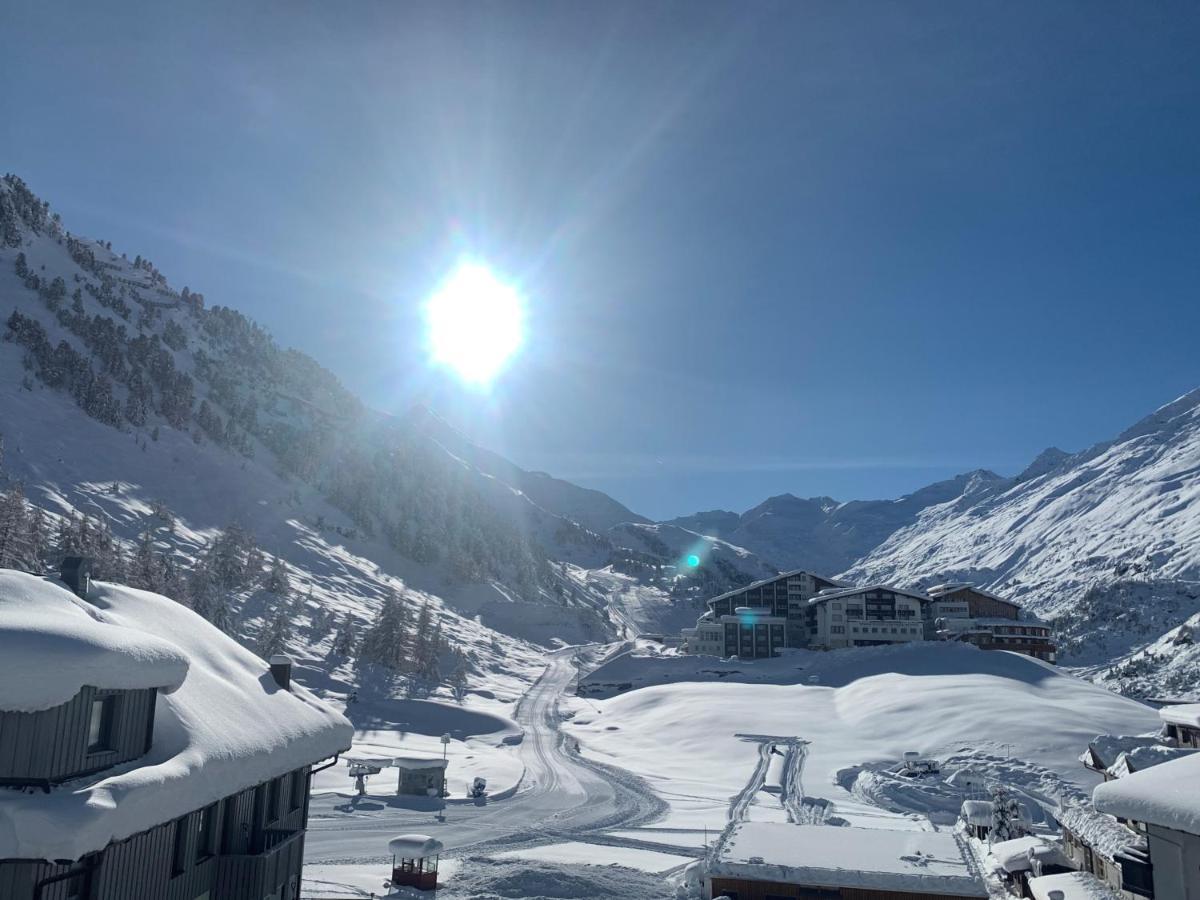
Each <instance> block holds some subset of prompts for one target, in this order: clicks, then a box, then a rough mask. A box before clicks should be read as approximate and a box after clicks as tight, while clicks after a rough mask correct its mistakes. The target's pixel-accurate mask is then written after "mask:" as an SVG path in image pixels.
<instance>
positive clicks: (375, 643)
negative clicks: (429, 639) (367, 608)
mask: <svg viewBox="0 0 1200 900" xmlns="http://www.w3.org/2000/svg"><path fill="white" fill-rule="evenodd" d="M407 650H408V635H407V633H406V629H405V627H404V609H403V605H402V604H401V602H400V600H399V598H398V597H397V596H396V595H395V593H394V592H393V593H392V595H391V596H389V597H388V598H387V599H385V600H384V601H383V605H382V606H381V607H380V608H379V615H378V616H377V617H376V619H375V623H374V624H373V625H372V626H371V628H370V629H369V630H368V631H367V633H366V634H364V635H363V639H362V643H361V644H360V645H359V648H358V659H359V661H360V662H369V663H378V664H379V665H381V666H386V667H387V668H389V669H395V670H400V669H403V668H405V665H404V664H405V660H406V657H407Z"/></svg>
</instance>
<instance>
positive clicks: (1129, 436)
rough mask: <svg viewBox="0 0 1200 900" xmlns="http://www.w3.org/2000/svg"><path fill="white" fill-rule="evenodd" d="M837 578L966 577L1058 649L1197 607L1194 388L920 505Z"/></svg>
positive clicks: (1094, 656) (1199, 494)
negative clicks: (991, 485) (1057, 633)
mask: <svg viewBox="0 0 1200 900" xmlns="http://www.w3.org/2000/svg"><path fill="white" fill-rule="evenodd" d="M842 577H843V578H848V579H853V580H874V579H883V580H889V581H895V582H897V583H899V584H905V585H910V586H911V585H928V584H932V583H934V582H936V581H944V580H966V581H975V582H977V583H979V584H982V585H985V586H988V587H991V588H993V589H996V590H999V591H1001V592H1002V593H1005V594H1009V595H1011V596H1013V597H1015V598H1016V599H1018V600H1020V601H1021V602H1022V603H1025V604H1026V605H1028V606H1029V607H1030V608H1031V609H1033V610H1034V611H1036V612H1039V613H1042V614H1044V615H1049V616H1054V617H1057V619H1058V624H1059V626H1060V629H1061V632H1062V636H1063V638H1064V639H1065V642H1066V643H1065V650H1066V651H1067V652H1066V657H1067V659H1068V660H1072V659H1073V660H1077V661H1079V662H1091V663H1099V662H1101V661H1104V660H1108V659H1112V658H1114V657H1120V656H1122V655H1123V654H1127V653H1134V654H1136V653H1137V652H1138V649H1139V648H1140V647H1141V645H1142V644H1145V643H1146V642H1147V641H1156V640H1159V639H1160V636H1162V635H1163V634H1164V632H1167V631H1168V630H1171V629H1175V628H1177V627H1178V626H1180V625H1181V624H1182V623H1184V622H1185V621H1186V620H1188V619H1189V618H1190V617H1192V616H1194V615H1195V614H1196V613H1197V612H1200V390H1195V391H1192V392H1190V393H1188V394H1185V395H1184V396H1182V397H1180V398H1179V399H1177V400H1175V401H1173V402H1172V403H1168V404H1167V405H1165V406H1163V407H1162V408H1161V409H1158V410H1156V411H1155V412H1154V413H1152V414H1151V415H1149V416H1147V417H1146V418H1144V419H1142V420H1141V421H1140V422H1138V423H1137V424H1135V425H1134V426H1133V427H1131V428H1129V429H1127V430H1126V431H1125V432H1123V433H1122V434H1121V435H1119V436H1118V437H1117V438H1116V439H1115V440H1113V441H1108V442H1104V443H1101V444H1098V445H1096V446H1095V447H1092V448H1090V449H1089V450H1086V451H1084V452H1082V453H1078V454H1074V455H1066V454H1063V453H1062V452H1061V451H1057V452H1054V453H1051V454H1050V455H1049V456H1047V454H1043V455H1042V457H1039V461H1038V462H1036V463H1035V464H1034V466H1032V467H1031V468H1030V469H1029V470H1027V471H1026V473H1023V475H1022V476H1021V477H1019V478H1017V479H1015V480H1014V482H1013V483H1012V484H1011V485H1009V486H1007V487H1006V488H1005V489H1002V490H998V491H990V492H984V493H982V494H980V495H979V496H977V497H975V498H960V499H959V500H956V501H950V502H946V503H942V504H937V505H933V506H930V507H928V508H927V509H925V510H923V511H922V512H921V514H920V515H919V516H918V517H917V520H916V521H915V522H914V523H913V524H911V525H909V526H907V527H905V528H902V529H900V530H898V531H896V532H895V533H894V534H892V535H891V536H890V537H889V538H888V539H887V540H886V541H884V542H883V543H882V544H881V545H880V546H878V547H877V548H875V549H874V550H873V551H872V552H871V553H870V554H868V555H867V556H866V557H865V558H863V559H862V560H860V561H859V562H858V563H856V564H855V565H854V566H852V567H851V568H850V569H848V570H847V571H846V572H845V573H844V574H843V575H842ZM1180 646H1182V645H1180ZM1164 665H1165V660H1164Z"/></svg>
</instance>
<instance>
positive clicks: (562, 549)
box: [0, 176, 1200, 694]
mask: <svg viewBox="0 0 1200 900" xmlns="http://www.w3.org/2000/svg"><path fill="white" fill-rule="evenodd" d="M331 315H336V313H335V312H331ZM0 338H2V340H0V436H2V437H3V447H4V456H3V459H2V460H0V464H2V470H0V473H2V475H0V489H3V488H4V487H5V486H6V484H10V485H11V484H14V483H16V482H17V481H20V482H23V483H24V486H25V491H26V494H27V496H29V497H30V498H31V499H32V500H33V501H34V502H36V503H37V504H38V505H40V506H42V507H43V508H45V509H46V510H48V511H50V512H52V513H54V514H56V515H60V514H67V513H71V512H87V513H88V514H90V515H93V516H95V517H96V518H97V519H99V520H101V521H103V522H104V523H105V527H107V528H111V530H112V532H113V534H114V535H115V536H116V537H118V538H120V539H122V540H125V541H128V542H129V543H130V548H131V549H132V547H133V545H134V544H135V543H136V542H137V541H138V540H139V536H144V535H145V534H146V533H148V531H150V530H153V531H154V534H155V536H156V542H157V545H158V546H159V548H160V550H161V552H162V553H163V554H165V555H168V556H169V555H171V554H175V555H177V556H178V557H179V558H180V559H185V558H192V557H194V556H195V554H197V553H198V552H199V551H200V548H201V547H202V546H203V544H204V542H205V541H206V540H207V539H209V537H210V536H211V535H212V534H213V533H214V532H215V530H216V529H218V528H220V527H221V526H223V525H225V524H227V523H229V522H231V521H234V520H236V521H238V522H239V523H240V524H242V525H243V526H245V527H247V528H249V529H251V530H253V531H254V532H255V534H256V535H257V536H258V538H259V540H260V542H261V544H262V546H263V548H264V549H266V550H267V551H269V552H270V553H273V554H277V555H279V556H281V557H283V558H285V559H287V560H288V562H289V563H291V564H292V565H293V566H294V567H295V568H296V569H297V571H298V574H299V576H300V580H301V581H302V582H306V583H308V584H311V585H312V586H313V587H314V590H315V593H314V598H315V600H314V602H318V603H326V602H327V603H328V604H330V605H333V606H336V607H337V611H339V613H347V612H352V613H353V615H355V616H356V617H358V618H360V619H361V620H362V621H363V622H365V621H366V620H367V619H368V618H369V617H370V616H371V615H373V611H374V610H375V609H377V608H378V604H379V602H380V598H381V597H382V596H383V595H384V594H385V593H386V590H387V587H386V586H387V585H389V584H391V585H394V584H401V585H403V586H404V588H405V589H406V590H409V591H411V592H413V593H414V594H418V595H420V596H422V597H426V598H431V599H432V600H433V601H435V602H436V603H438V604H443V605H444V607H445V608H446V610H447V611H448V613H447V614H448V615H452V616H454V617H459V616H461V617H462V618H461V619H460V618H451V619H448V620H447V621H448V623H449V624H448V625H447V628H448V629H449V630H450V631H457V633H460V634H463V635H470V636H471V637H470V640H471V642H473V643H472V646H474V647H475V648H476V651H475V655H474V656H470V657H469V658H470V659H472V660H473V664H476V665H478V666H485V665H493V666H501V665H502V663H501V662H500V660H501V659H502V658H505V657H507V658H514V657H515V655H519V654H520V653H524V652H527V651H526V650H525V649H520V648H525V647H526V646H527V645H526V644H524V643H522V642H524V641H536V642H538V643H540V644H547V643H553V642H554V641H555V640H566V641H582V640H592V639H597V638H604V637H612V636H617V635H621V634H629V633H632V632H636V631H646V630H650V631H668V630H674V629H676V628H678V627H679V626H680V625H682V624H686V623H687V622H688V621H691V620H694V619H695V617H696V615H697V614H698V612H699V610H700V609H701V608H702V602H703V600H704V598H705V597H707V596H710V595H712V594H714V593H718V592H720V591H721V590H724V589H726V588H728V587H731V586H735V585H739V584H744V583H747V582H749V581H751V580H754V579H756V578H761V577H764V576H765V575H768V574H771V573H774V572H776V571H779V570H782V569H790V568H806V569H811V570H814V571H816V572H820V573H824V574H828V575H835V576H838V577H840V578H843V579H846V580H849V581H866V580H886V581H891V582H895V583H897V584H899V585H901V586H909V587H921V586H927V585H928V584H931V583H933V582H935V581H942V580H947V579H954V580H970V581H975V582H978V583H980V584H981V585H984V586H987V587H990V588H993V589H995V590H998V591H1000V592H1003V593H1006V594H1009V595H1011V596H1014V597H1015V598H1016V599H1018V600H1020V601H1021V602H1023V603H1025V604H1026V605H1027V606H1028V607H1029V608H1030V610H1032V611H1035V612H1037V613H1040V614H1042V615H1046V616H1052V617H1054V618H1055V621H1056V624H1057V626H1058V628H1059V630H1060V639H1061V640H1062V641H1063V644H1064V649H1065V651H1066V654H1065V658H1066V659H1067V660H1068V661H1072V662H1075V663H1077V664H1080V665H1086V666H1089V667H1090V668H1089V673H1090V674H1091V675H1092V677H1095V678H1097V679H1099V680H1105V681H1107V682H1109V683H1111V684H1114V685H1116V686H1118V687H1121V688H1123V689H1124V690H1127V691H1129V692H1132V693H1141V694H1146V693H1164V692H1171V693H1194V694H1200V656H1197V655H1196V650H1195V647H1196V644H1195V643H1193V642H1192V638H1191V635H1192V631H1193V630H1195V631H1197V632H1200V583H1198V582H1200V391H1197V392H1193V393H1191V394H1188V395H1186V396H1184V397H1181V398H1180V399H1178V400H1176V401H1175V402H1173V403H1170V404H1168V405H1167V406H1164V407H1163V408H1162V409H1160V410H1158V411H1157V412H1155V413H1153V414H1152V415H1150V416H1148V417H1147V418H1145V419H1143V420H1142V421H1141V422H1139V423H1137V424H1136V425H1134V426H1133V427H1132V428H1130V429H1129V430H1127V431H1126V432H1124V433H1122V434H1121V435H1119V436H1118V437H1116V438H1115V439H1114V440H1112V441H1108V442H1105V443H1102V444H1099V445H1097V446H1096V447H1093V448H1091V449H1089V450H1085V451H1083V452H1080V453H1073V454H1072V453H1066V452H1064V451H1062V450H1058V449H1056V448H1051V449H1049V450H1046V451H1044V452H1043V453H1042V454H1040V455H1039V456H1038V457H1037V459H1035V460H1034V461H1033V462H1032V463H1031V464H1030V465H1029V467H1027V468H1026V470H1025V471H1024V472H1022V473H1020V474H1019V475H1017V476H1015V477H1002V476H1000V475H997V474H996V473H994V472H989V471H986V470H976V471H973V472H968V473H965V474H963V475H959V476H957V477H955V478H951V479H948V480H945V481H940V482H937V483H935V484H931V485H929V486H928V487H925V488H922V489H920V490H918V491H914V492H913V493H911V494H908V495H906V496H904V497H901V498H899V499H896V500H873V501H851V502H846V503H839V502H837V501H836V500H833V499H831V498H829V497H816V498H809V499H803V498H798V497H795V496H793V495H791V494H781V495H779V496H775V497H771V498H769V499H767V500H765V501H764V502H762V503H761V504H759V505H758V506H756V507H754V508H753V509H751V510H748V511H746V512H743V513H737V512H732V511H725V510H713V511H709V512H700V513H696V514H694V515H690V516H683V517H680V518H677V519H672V520H670V521H666V522H657V523H656V522H652V521H650V520H649V519H647V518H646V517H644V516H640V515H638V514H637V513H635V512H634V511H632V510H630V509H629V508H627V507H625V506H624V505H622V504H621V503H619V502H617V501H616V500H614V499H613V498H611V497H609V496H607V495H606V494H604V493H602V492H600V491H595V490H590V489H587V488H584V487H580V486H578V485H575V484H572V483H571V482H569V481H564V480H562V479H557V478H554V477H552V476H551V475H547V474H545V473H542V472H531V471H527V470H524V469H522V468H520V467H519V466H517V465H515V464H514V463H512V462H511V461H509V460H507V459H505V458H504V457H502V456H500V455H499V454H497V453H494V452H492V451H490V450H487V449H485V448H482V447H480V446H478V445H477V444H475V443H474V442H473V441H471V440H469V439H468V438H467V437H465V436H464V435H462V434H461V433H460V432H458V431H457V430H455V429H454V428H453V427H451V426H450V425H448V424H447V423H446V422H445V421H443V420H442V419H440V418H439V417H438V416H437V415H436V414H435V413H433V412H431V411H430V410H427V409H424V408H418V409H414V410H412V411H411V412H409V413H408V414H407V415H405V416H402V417H389V416H386V415H383V414H381V413H378V412H376V411H373V410H370V409H369V408H367V407H365V406H364V405H363V404H362V403H361V402H359V401H358V399H357V398H355V397H354V396H353V395H352V394H351V393H350V392H349V391H347V390H346V389H345V388H344V387H343V386H342V385H341V384H340V382H339V381H338V380H337V378H336V377H335V376H334V375H333V374H332V373H329V372H327V371H326V370H324V369H323V368H321V367H320V366H319V365H318V364H317V363H316V362H315V361H313V360H312V359H310V358H309V357H307V356H305V355H304V354H301V353H298V352H296V351H294V350H290V349H283V348H280V347H278V346H277V345H276V344H275V343H274V341H273V340H272V338H271V337H270V335H269V334H268V333H267V332H266V331H265V330H264V329H262V328H261V326H259V325H257V324H256V323H254V322H252V321H251V320H249V319H247V318H246V317H244V316H242V315H241V314H240V313H238V312H236V311H235V310H233V309H231V308H229V307H224V306H220V305H214V304H212V303H211V302H209V301H207V300H206V299H205V298H204V297H203V296H202V295H200V294H198V293H194V292H192V291H190V290H189V289H187V288H182V289H178V288H176V287H173V286H172V285H171V284H170V283H169V282H168V280H167V278H166V277H165V276H164V275H163V274H162V273H160V272H159V271H158V270H157V269H156V268H155V267H154V265H153V264H152V263H150V262H149V261H148V260H145V259H143V258H142V257H140V256H138V257H135V258H134V259H133V260H130V259H129V258H128V257H127V256H125V255H122V254H120V253H119V251H114V250H113V249H112V248H111V246H109V245H108V244H106V243H103V242H101V241H98V240H94V239H85V238H81V237H79V236H76V235H73V234H71V233H70V232H68V231H67V230H66V228H65V226H64V225H63V223H61V222H60V221H59V220H58V218H57V217H56V216H54V215H53V214H52V212H51V211H50V208H49V206H48V205H47V204H46V203H45V202H43V201H42V200H41V199H40V198H38V197H36V196H35V195H34V194H33V192H32V191H31V190H30V189H29V188H28V187H27V186H26V185H25V184H24V183H23V182H21V181H20V179H17V178H14V177H12V176H7V177H5V178H4V179H0ZM5 478H6V479H7V481H6V480H5ZM164 507H166V508H169V509H170V511H171V513H172V514H173V516H174V517H175V520H176V521H177V526H176V527H174V528H173V529H172V530H171V531H170V532H169V533H167V532H165V531H164V530H162V529H160V528H158V527H157V526H156V524H155V523H156V521H157V515H158V514H157V513H156V512H155V511H156V510H158V511H161V510H162V509H163V508H164ZM691 556H695V557H696V558H697V559H698V560H699V565H692V564H690V563H689V557H691ZM348 573H352V574H348ZM242 615H243V621H244V627H245V629H246V630H247V633H248V634H253V633H254V632H255V630H256V629H257V628H259V627H261V623H260V621H259V620H258V618H257V617H256V613H255V610H254V607H253V604H250V605H248V606H246V608H245V609H244V610H243V613H242ZM489 634H495V635H498V636H497V637H496V639H495V641H493V640H492V639H491V638H489V637H488V635H489ZM313 640H316V639H315V638H310V642H311V641H313ZM321 640H324V638H322V639H321ZM297 641H298V645H297V648H296V649H297V651H298V652H300V653H301V654H303V653H305V652H307V653H308V654H309V656H310V658H314V659H315V658H317V656H319V654H320V653H323V652H324V649H323V648H324V644H320V643H319V642H318V643H317V644H312V645H311V646H307V647H305V646H303V642H302V640H301V638H299V637H298V638H297ZM497 641H498V643H497ZM496 648H501V649H499V650H497V649H496ZM489 660H490V661H491V662H488V661H489ZM314 664H315V663H314Z"/></svg>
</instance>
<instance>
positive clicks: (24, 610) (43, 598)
mask: <svg viewBox="0 0 1200 900" xmlns="http://www.w3.org/2000/svg"><path fill="white" fill-rule="evenodd" d="M187 673H188V659H187V656H186V655H185V654H184V652H183V650H181V649H180V648H179V647H178V646H176V644H175V643H173V642H172V641H171V640H169V639H167V638H165V637H162V636H159V635H154V634H150V633H147V632H146V631H143V630H141V629H140V628H138V627H136V626H135V625H129V626H122V625H118V624H113V623H110V622H107V621H105V620H104V618H103V617H102V616H101V615H100V614H99V612H98V611H97V610H96V609H95V608H93V607H92V606H91V605H89V604H87V603H85V602H84V601H82V600H80V599H79V598H78V597H76V596H75V595H74V594H73V593H71V592H70V591H69V590H67V589H66V588H65V587H63V586H62V585H60V584H59V583H57V582H55V581H51V580H49V579H46V578H40V577H38V576H36V575H27V574H25V573H23V572H14V571H11V570H7V569H6V570H0V685H3V690H0V710H4V711H9V712H37V711H39V710H43V709H50V708H52V707H55V706H60V705H62V704H63V703H66V702H68V701H69V700H70V699H71V698H72V697H74V696H75V695H76V694H78V693H79V691H80V689H81V688H83V687H84V686H85V685H89V686H91V687H96V688H107V689H110V690H139V689H145V688H159V689H161V690H162V691H163V692H165V693H170V692H171V691H174V690H177V689H178V688H179V686H180V685H181V684H183V682H184V679H185V678H186V677H187Z"/></svg>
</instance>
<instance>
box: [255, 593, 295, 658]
mask: <svg viewBox="0 0 1200 900" xmlns="http://www.w3.org/2000/svg"><path fill="white" fill-rule="evenodd" d="M291 639H292V619H291V614H290V611H289V610H288V608H287V605H286V604H284V603H276V604H275V605H274V606H273V607H272V608H271V609H270V610H269V611H268V613H267V618H266V621H265V622H264V623H263V626H262V630H261V631H260V632H259V635H258V642H257V644H256V647H255V649H256V651H257V652H258V655H259V656H261V657H262V658H263V659H270V658H271V657H272V656H274V655H275V654H276V653H283V652H284V651H285V650H287V645H288V641H290V640H291Z"/></svg>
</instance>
